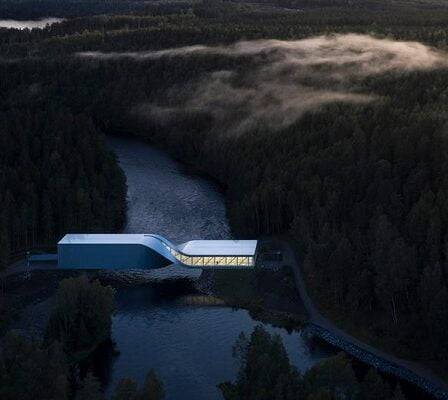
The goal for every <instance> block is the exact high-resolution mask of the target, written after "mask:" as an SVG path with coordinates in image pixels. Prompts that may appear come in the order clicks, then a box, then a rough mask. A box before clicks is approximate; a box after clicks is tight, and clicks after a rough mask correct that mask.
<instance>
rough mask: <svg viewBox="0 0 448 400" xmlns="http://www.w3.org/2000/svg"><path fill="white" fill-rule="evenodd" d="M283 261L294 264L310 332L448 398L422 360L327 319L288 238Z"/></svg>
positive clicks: (447, 390) (445, 386)
mask: <svg viewBox="0 0 448 400" xmlns="http://www.w3.org/2000/svg"><path fill="white" fill-rule="evenodd" d="M283 261H284V263H285V264H286V265H291V266H292V268H293V270H294V278H295V283H296V287H297V290H298V291H299V293H300V296H301V298H302V301H303V303H304V305H305V307H306V309H307V311H308V314H309V324H308V326H307V327H306V330H307V331H309V332H310V333H313V334H314V335H317V336H319V337H320V338H322V339H323V340H325V341H326V342H328V343H331V344H332V345H334V346H336V347H339V348H341V349H342V350H344V351H345V352H347V353H349V354H351V355H352V356H354V357H356V358H358V359H359V360H361V361H363V362H366V363H367V364H370V365H372V366H374V367H375V368H378V369H379V370H381V371H384V372H387V373H391V374H393V375H395V376H397V377H399V378H401V379H405V380H407V381H409V382H411V383H413V384H416V385H417V386H419V387H421V388H422V389H424V390H426V391H428V392H429V393H431V394H433V395H434V396H435V397H436V398H437V399H443V400H446V399H447V400H448V383H446V382H445V381H443V380H442V379H441V378H439V377H437V376H436V375H434V374H433V373H432V372H431V371H430V370H428V369H427V368H425V367H423V366H422V365H420V364H418V363H415V362H413V361H409V360H404V359H402V358H399V357H395V356H393V355H390V354H387V353H385V352H383V351H381V350H379V349H377V348H375V347H373V346H370V345H368V344H366V343H364V342H362V341H360V340H359V339H357V338H355V337H354V336H352V335H350V334H348V333H346V332H345V331H343V330H341V329H340V328H338V327H337V326H336V325H334V324H333V323H332V322H331V321H329V320H328V319H327V318H325V317H324V316H323V315H322V314H321V313H320V312H319V310H318V309H317V308H316V306H315V305H314V303H313V301H312V300H311V298H310V296H309V294H308V291H307V289H306V285H305V281H304V278H303V273H302V270H301V268H300V263H299V260H298V258H297V255H296V252H295V251H294V248H293V245H292V244H291V243H290V242H287V241H285V246H284V250H283Z"/></svg>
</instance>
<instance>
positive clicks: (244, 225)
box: [0, 1, 448, 370]
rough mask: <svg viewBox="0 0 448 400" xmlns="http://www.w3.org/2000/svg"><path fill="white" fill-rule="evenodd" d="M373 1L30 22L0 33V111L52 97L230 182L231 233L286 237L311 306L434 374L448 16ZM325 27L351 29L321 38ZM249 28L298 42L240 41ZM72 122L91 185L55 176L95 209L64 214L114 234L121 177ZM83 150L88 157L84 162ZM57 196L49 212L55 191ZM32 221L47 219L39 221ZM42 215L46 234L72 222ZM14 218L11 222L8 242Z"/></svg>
mask: <svg viewBox="0 0 448 400" xmlns="http://www.w3.org/2000/svg"><path fill="white" fill-rule="evenodd" d="M308 3H309V2H308ZM300 4H302V3H301V2H300V1H299V2H297V3H295V4H294V7H298V6H299V5H300ZM382 4H384V7H373V6H372V7H370V3H369V2H361V3H360V4H359V6H357V7H354V6H351V5H349V6H340V5H334V4H333V5H331V7H329V8H323V9H322V8H318V9H316V8H315V7H311V8H310V9H306V10H303V11H302V12H299V13H298V12H296V11H291V10H286V11H285V10H277V9H276V8H275V7H271V8H269V7H268V8H257V7H254V6H251V5H246V4H239V3H232V2H226V3H218V2H211V3H209V2H207V3H198V4H194V5H192V6H191V7H188V8H186V7H185V5H179V9H178V12H179V15H176V14H173V8H172V7H171V8H169V11H167V13H168V14H170V15H158V16H153V15H151V14H152V12H146V13H145V12H136V13H134V14H133V15H128V16H119V17H117V16H110V17H106V16H101V17H93V18H81V19H75V20H72V21H67V22H65V23H63V24H60V25H55V26H53V27H50V28H47V29H46V30H44V31H32V32H30V31H17V30H4V31H0V54H1V58H2V62H1V64H0V74H1V76H7V77H8V79H7V80H2V81H1V82H0V90H1V96H2V97H1V103H0V110H1V111H2V112H3V113H4V114H5V117H4V118H7V119H11V118H13V116H14V113H15V112H18V111H14V113H13V112H12V111H11V110H12V109H15V110H22V111H21V112H24V111H23V110H25V109H26V108H27V107H28V106H29V104H30V102H32V103H33V104H37V105H39V107H42V108H45V107H49V106H51V105H54V104H58V106H62V107H64V109H67V110H70V112H71V113H73V115H79V114H83V115H87V116H89V118H91V119H92V121H93V123H94V124H95V126H97V127H98V128H99V129H101V130H102V131H104V132H110V133H112V132H120V133H125V132H127V133H129V134H138V135H141V136H143V137H146V138H150V139H151V140H153V141H155V142H156V143H158V144H159V145H161V146H164V147H165V148H166V149H168V150H169V151H170V152H172V154H174V155H175V156H176V157H179V158H181V159H183V160H185V161H186V162H189V163H192V164H194V165H195V166H196V167H198V168H200V169H202V170H204V171H205V172H207V173H208V174H210V175H212V176H214V177H215V178H217V179H218V180H219V181H220V182H222V183H223V185H225V186H226V188H227V195H228V198H229V203H228V204H229V208H228V210H229V216H230V218H231V221H232V224H233V227H234V229H235V231H237V232H238V233H239V234H240V235H244V236H256V235H261V234H278V233H288V234H290V235H291V236H292V237H293V238H294V240H295V242H296V243H297V246H298V248H299V249H300V253H301V255H302V258H303V261H304V267H305V272H306V275H307V278H308V282H309V285H310V286H311V288H312V291H313V294H314V297H315V299H316V300H319V302H320V304H321V308H322V310H323V311H326V312H329V313H331V315H337V316H338V317H339V318H341V319H343V320H344V321H345V323H346V322H347V321H356V325H357V326H358V327H357V329H358V330H359V331H362V332H363V333H365V332H367V335H369V339H372V338H373V337H376V340H379V339H378V338H382V339H381V340H382V341H383V342H384V343H382V344H383V345H384V346H385V347H386V348H389V349H393V350H395V351H398V352H400V353H401V354H404V355H406V356H409V357H412V358H416V359H422V360H424V361H425V362H426V363H428V364H432V363H433V364H434V365H435V366H436V367H438V368H439V369H440V370H443V368H445V369H446V367H447V366H448V365H447V364H446V362H447V359H448V340H447V338H446V331H447V329H448V291H447V290H448V289H447V279H448V267H447V253H446V252H447V248H448V236H447V235H448V230H447V228H448V180H447V177H446V174H445V171H446V170H447V167H448V165H447V161H448V143H447V133H448V132H447V128H446V127H447V117H448V114H447V106H448V85H447V82H448V69H447V65H448V63H447V59H448V58H447V53H446V52H447V51H448V31H447V30H446V27H445V25H446V21H447V20H448V9H447V8H446V7H443V4H442V3H434V5H431V4H428V3H427V2H426V3H424V5H426V7H423V6H422V4H423V3H421V2H405V1H403V2H383V3H382ZM275 6H277V5H275ZM174 9H175V7H174ZM161 13H162V14H163V13H164V12H163V11H161ZM334 33H339V34H353V33H358V34H363V35H362V36H359V35H341V36H336V37H335V36H324V35H329V34H334ZM367 34H368V35H369V36H367ZM317 35H321V36H320V37H319V38H318V39H314V41H311V42H310V41H306V40H305V41H300V40H299V39H304V38H310V37H315V36H317ZM386 38H387V39H388V40H380V39H386ZM242 39H244V40H245V41H246V42H244V43H239V44H237V45H234V43H235V42H238V41H240V40H242ZM255 39H281V40H288V41H291V40H294V41H296V42H294V44H291V43H289V44H288V43H285V42H281V43H278V42H274V43H273V42H269V41H268V42H266V41H257V42H255V43H254V42H250V41H251V40H255ZM397 40H406V41H418V42H421V43H420V44H415V43H412V44H409V43H407V44H406V43H403V42H397ZM422 43H423V44H425V45H431V46H435V47H436V48H437V49H433V48H429V47H425V46H423V44H422ZM196 45H201V47H197V46H196ZM182 46H185V47H184V48H182V49H180V50H176V51H174V52H173V51H167V49H169V48H179V47H182ZM191 46H196V47H191ZM205 46H208V47H205ZM254 48H255V49H257V50H254ZM309 49H311V50H309ZM154 50H160V51H158V52H157V51H154ZM86 52H87V53H86ZM111 52H113V54H110V53H111ZM120 52H121V53H120ZM80 53H81V54H80ZM316 53H317V54H319V56H318V57H317V56H316V55H315V54H316ZM315 57H317V61H316V58H315ZM338 57H339V61H338ZM353 57H354V58H353ZM364 57H366V58H367V60H368V61H367V62H365V61H364ZM352 58H353V59H352ZM285 60H286V61H285ZM291 60H292V61H293V62H294V63H295V64H291V63H290V62H291ZM304 60H305V61H306V63H305V61H304ZM341 60H342V61H341ZM344 60H345V61H344ZM346 60H348V61H346ZM369 61H372V62H369ZM291 101H293V102H292V103H291ZM73 118H75V117H73ZM54 120H55V118H54V117H52V118H46V119H45V121H46V123H47V121H48V124H55V122H50V121H54ZM56 120H57V118H56ZM81 120H82V121H84V122H82V123H83V124H87V126H88V127H89V128H88V129H87V131H88V132H91V134H88V133H85V131H86V129H79V132H81V131H84V133H83V135H84V136H85V139H84V140H85V141H88V140H89V141H90V142H89V143H88V144H86V145H81V144H80V142H81V143H83V142H82V141H79V142H76V143H78V145H76V144H75V145H74V148H71V152H72V153H75V154H77V153H79V155H78V157H79V163H80V164H82V165H83V170H84V171H89V172H86V176H87V177H88V178H86V179H85V180H83V179H78V178H77V176H78V175H76V174H73V173H72V174H71V173H70V168H74V167H73V166H71V167H68V166H66V167H65V169H66V170H67V172H66V173H67V176H69V178H68V179H70V182H80V183H77V185H79V186H78V187H81V188H82V190H84V191H87V192H89V193H91V199H92V198H98V199H99V201H98V203H97V204H99V205H100V206H98V207H96V206H95V207H93V208H92V207H88V206H86V204H85V203H83V201H85V198H84V197H83V196H80V197H79V198H78V197H77V201H78V204H72V207H73V210H72V214H73V213H75V210H76V211H78V210H83V209H85V208H83V207H87V209H89V210H90V211H91V213H90V214H88V216H85V213H84V212H83V211H79V212H80V213H81V214H80V215H79V218H76V219H75V220H77V221H78V220H80V218H81V217H83V218H86V219H85V222H86V225H85V226H88V227H91V228H92V229H96V228H105V229H113V228H114V227H117V226H118V225H119V222H120V216H122V214H120V213H119V212H118V214H114V215H118V217H117V218H116V219H112V220H108V219H107V218H106V215H108V214H109V213H110V212H111V210H115V212H116V211H117V210H119V208H120V201H122V197H121V194H122V192H121V191H120V190H121V189H120V188H121V186H120V185H118V187H119V189H117V190H118V193H119V195H117V196H116V197H114V199H113V201H107V197H106V193H107V190H106V188H107V186H106V185H105V184H101V182H104V180H106V181H107V182H109V183H110V182H111V181H115V182H119V183H120V184H121V182H122V178H120V175H119V173H118V172H117V170H116V169H115V168H116V167H115V166H114V165H115V164H114V161H113V159H112V158H110V156H105V154H108V153H107V152H105V150H104V148H100V147H99V146H102V141H101V140H102V139H99V138H101V136H98V135H97V134H94V133H92V132H93V131H94V130H95V129H97V128H93V126H92V125H90V123H88V122H86V120H84V119H83V118H82V119H81ZM79 124H81V122H79ZM38 126H39V125H38ZM56 126H59V125H57V124H56ZM64 126H66V125H64ZM43 130H44V131H45V129H43ZM70 132H71V131H70ZM68 135H69V136H70V134H69V133H68ZM84 136H83V137H84ZM14 137H16V136H14ZM17 140H19V135H17ZM59 140H60V139H59ZM72 140H73V139H72ZM65 143H67V142H65ZM92 143H95V146H96V147H95V146H93V145H92ZM33 146H34V145H33ZM33 146H31V144H30V149H34V147H33ZM36 146H37V147H38V145H36ZM86 146H87V147H88V148H89V149H90V153H88V154H91V156H90V157H92V158H93V159H94V160H95V162H92V161H91V159H90V158H88V159H85V157H86V155H85V152H86V150H85V149H86ZM92 149H96V151H93V150H92ZM29 151H31V150H29ZM64 151H67V150H66V149H64ZM64 151H62V150H61V151H60V154H59V156H60V158H61V160H64V159H66V158H64V157H63V156H62V154H64ZM48 154H50V155H51V154H52V153H48ZM54 157H56V156H54ZM101 157H105V160H103V159H102V158H101ZM24 158H26V157H25V156H24ZM14 159H16V158H14ZM21 159H22V158H19V160H21ZM8 160H11V159H10V158H8ZM48 160H50V161H45V163H48V164H49V165H50V166H51V160H52V157H51V156H49V157H48ZM98 160H102V161H98ZM7 164H8V165H11V161H8V163H7ZM92 164H93V165H94V166H95V167H94V168H93V169H92V168H91V165H92ZM23 165H26V163H25V162H24V164H23ZM44 165H47V164H44ZM79 168H80V167H79ZM50 170H51V168H50ZM92 171H94V172H95V173H94V174H93V176H96V175H98V177H97V178H96V179H97V180H93V178H92ZM95 174H96V175H95ZM107 174H114V176H111V175H107ZM10 175H11V174H8V176H10ZM106 177H108V179H106ZM46 179H47V178H46ZM16 181H21V182H22V181H23V179H20V178H16ZM25 181H26V180H25ZM81 182H87V184H86V185H84V186H83V184H82V183H81ZM93 182H100V184H98V183H95V184H93ZM47 185H49V187H50V189H48V190H47V191H45V190H42V192H41V193H42V195H41V197H40V199H41V200H39V201H40V202H42V204H46V200H45V201H44V198H46V197H48V198H50V199H52V197H53V196H51V188H52V187H54V186H55V185H53V184H47ZM14 187H16V186H14ZM11 190H12V189H11ZM16 190H17V189H16ZM72 190H73V189H72ZM96 191H99V192H100V194H99V195H98V196H96V195H95V196H94V193H96ZM77 192H79V189H78V188H77V189H76V193H77ZM21 193H22V192H21ZM62 193H65V194H64V196H66V195H67V193H73V192H67V191H62ZM109 195H111V192H110V191H109ZM16 196H19V197H17V198H18V199H22V197H25V195H24V194H18V195H16ZM20 196H22V197H20ZM59 196H60V195H59ZM69 197H70V196H69ZM17 201H19V200H17ZM20 201H25V200H20ZM54 201H55V203H52V213H54V215H58V212H59V211H58V210H60V209H61V207H63V204H65V203H64V201H65V200H63V199H62V200H54ZM95 203H96V202H95ZM16 204H17V205H18V203H16ZM38 204H41V203H38ZM61 204H62V205H61ZM18 207H19V206H18ZM30 207H31V206H30ZM106 207H110V208H109V209H108V208H106ZM19 209H23V207H19ZM39 210H40V212H42V213H43V212H44V211H43V210H46V208H45V207H43V208H42V207H39ZM95 210H98V212H97V211H95ZM45 212H46V211H45ZM8 215H15V213H8ZM67 215H71V214H70V213H68V214H67ZM14 218H17V217H14ZM14 218H12V217H11V216H9V219H10V220H11V221H12V220H13V219H14ZM19 218H20V217H19ZM39 218H41V220H44V221H45V220H46V219H45V218H46V214H41V216H40V217H39ZM70 218H72V217H70ZM103 218H105V219H103ZM69 220H70V219H69ZM11 224H13V225H12V226H15V225H14V224H15V222H13V221H12V222H11ZM18 224H20V222H19V223H18ZM52 224H53V225H51V226H53V228H52V229H53V231H52V232H53V233H52V234H53V235H55V234H57V233H58V232H61V231H63V227H65V226H66V224H68V222H64V223H61V222H55V221H53V222H52ZM102 224H104V225H102ZM42 226H48V224H47V225H42ZM13 229H14V228H10V229H9V231H8V233H9V234H10V235H11V237H12V238H13V239H11V240H13V242H12V243H18V242H16V236H15V234H14V233H13V232H15V231H14V230H13ZM45 229H46V228H45ZM29 232H30V233H29V234H30V235H31V233H32V229H31V228H30V230H29ZM46 232H47V231H46V230H43V231H41V232H40V234H41V235H42V236H43V237H47V233H46ZM20 240H21V241H22V243H23V241H24V240H25V239H24V238H23V237H22V238H20ZM26 240H29V239H26ZM356 333H358V332H356ZM373 340H375V339H373Z"/></svg>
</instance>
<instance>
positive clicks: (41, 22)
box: [0, 18, 64, 29]
mask: <svg viewBox="0 0 448 400" xmlns="http://www.w3.org/2000/svg"><path fill="white" fill-rule="evenodd" d="M62 21H64V20H63V19H61V18H43V19H38V20H28V21H19V20H16V19H0V28H14V29H34V28H38V29H42V28H45V27H46V26H47V25H52V24H55V23H58V22H62Z"/></svg>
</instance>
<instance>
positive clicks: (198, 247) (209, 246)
mask: <svg viewBox="0 0 448 400" xmlns="http://www.w3.org/2000/svg"><path fill="white" fill-rule="evenodd" d="M148 236H149V237H153V238H156V239H157V238H159V240H163V241H165V242H166V243H167V244H168V245H170V247H174V248H175V249H177V250H178V251H180V252H182V253H184V254H186V255H192V256H193V255H195V256H253V255H255V251H256V248H257V241H256V240H192V241H189V242H186V243H183V244H180V245H171V243H170V242H169V241H167V240H166V239H164V238H161V237H160V236H158V235H148V234H140V233H118V234H110V233H81V234H67V235H65V236H64V237H63V238H62V239H61V240H60V241H59V243H58V244H143V245H144V244H145V242H146V239H147V238H148Z"/></svg>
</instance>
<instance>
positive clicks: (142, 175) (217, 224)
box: [105, 138, 331, 400]
mask: <svg viewBox="0 0 448 400" xmlns="http://www.w3.org/2000/svg"><path fill="white" fill-rule="evenodd" d="M110 143H111V145H112V146H113V148H114V149H115V152H116V153H117V155H118V157H119V161H120V165H121V167H122V168H123V170H124V172H125V173H126V177H127V180H128V200H129V205H128V207H129V209H128V222H127V226H126V229H125V231H126V232H129V233H158V234H161V235H162V236H165V237H166V238H168V239H170V240H171V241H172V242H174V243H182V242H185V241H188V240H193V239H229V238H231V234H230V229H229V225H228V221H227V218H226V210H225V205H224V199H223V196H222V194H221V193H220V191H219V189H218V188H217V186H216V185H214V184H213V183H212V182H210V181H207V180H205V179H203V178H200V177H197V176H191V175H187V174H185V173H184V172H183V168H182V166H181V165H179V164H178V163H176V162H175V161H173V160H172V159H171V158H169V157H167V156H166V154H164V153H162V152H160V151H159V150H157V149H155V148H153V147H151V146H149V145H147V144H145V143H143V142H141V141H138V140H129V139H124V138H112V139H110ZM172 268H175V267H172ZM194 272H196V271H194ZM188 294H194V293H193V292H190V293H188V288H187V289H186V288H185V287H184V286H182V285H180V284H176V283H174V282H172V281H171V283H170V282H165V283H158V284H152V285H149V286H144V287H140V288H127V289H120V290H119V291H118V292H117V312H116V314H115V316H114V319H113V339H114V341H115V342H116V350H117V351H118V352H119V354H118V355H117V356H116V357H115V358H113V360H112V364H111V366H110V369H109V371H108V372H107V375H108V376H107V379H105V380H106V381H107V387H106V389H107V392H108V393H109V394H110V393H111V391H112V389H113V387H114V386H115V384H116V383H117V382H118V381H119V380H120V379H121V378H122V377H125V376H130V377H132V378H135V379H138V381H139V382H140V383H142V381H143V379H144V376H145V374H146V373H147V371H148V370H149V369H150V368H154V369H156V370H157V373H158V374H159V375H160V376H161V377H162V379H163V381H164V382H165V385H166V390H167V399H168V400H171V399H172V400H178V399H183V400H188V399H194V400H202V399H203V400H214V399H221V398H222V396H221V394H220V392H219V390H218V389H217V388H216V385H217V384H218V383H220V382H222V381H225V380H232V379H234V378H235V374H236V372H237V369H238V365H237V364H236V363H235V360H234V359H233V358H232V345H233V344H234V342H235V340H236V338H237V337H238V335H239V333H240V332H241V331H245V332H246V333H247V334H249V333H250V332H251V331H252V329H253V328H254V327H255V325H257V324H258V323H259V322H257V321H254V320H253V319H252V318H251V317H250V315H249V313H248V312H247V311H245V310H233V309H231V308H229V307H222V306H219V305H217V304H211V306H210V305H207V306H202V305H197V304H194V305H193V304H191V301H189V300H188V299H190V300H191V299H192V297H188ZM186 295H187V296H186ZM181 299H182V300H183V301H180V300H181ZM185 299H187V301H185ZM196 303H197V302H196ZM267 329H268V330H269V331H270V332H275V333H278V334H279V335H280V336H281V337H282V339H283V342H284V343H285V346H286V348H287V350H288V354H289V357H290V358H291V361H292V362H293V363H294V364H295V365H296V366H297V367H299V369H301V370H302V371H303V370H305V369H307V368H309V367H310V366H311V365H312V364H314V363H315V362H316V361H317V360H319V359H322V358H323V357H327V356H328V355H329V354H330V352H331V351H330V350H329V349H327V348H324V347H322V345H312V344H313V343H314V342H313V341H309V340H307V339H305V338H304V337H302V336H301V335H300V334H299V333H298V332H294V333H292V334H288V332H287V331H286V330H284V329H278V328H272V327H269V326H267Z"/></svg>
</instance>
